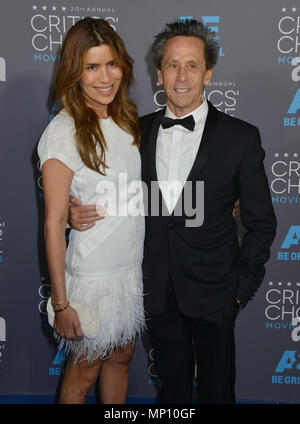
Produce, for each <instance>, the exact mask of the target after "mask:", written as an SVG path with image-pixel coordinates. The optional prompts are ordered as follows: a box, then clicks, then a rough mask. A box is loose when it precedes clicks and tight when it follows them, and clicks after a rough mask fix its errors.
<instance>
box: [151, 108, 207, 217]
mask: <svg viewBox="0 0 300 424" xmlns="http://www.w3.org/2000/svg"><path fill="white" fill-rule="evenodd" d="M207 113H208V104H207V101H206V100H204V101H203V103H202V104H201V105H200V106H199V107H198V108H197V109H195V110H194V111H193V112H192V113H188V114H187V115H185V116H189V115H193V117H194V120H195V128H194V131H189V130H188V129H186V128H184V127H182V126H181V125H174V126H173V127H171V128H165V129H164V128H163V127H162V126H160V128H159V131H158V138H157V146H156V172H157V178H158V182H159V187H160V190H161V193H162V195H163V198H164V201H165V204H166V206H167V208H168V210H169V212H170V213H172V211H173V209H174V208H175V206H176V203H177V201H178V199H179V196H180V194H181V191H182V189H183V186H184V184H185V182H186V180H187V178H188V175H189V173H190V171H191V169H192V166H193V163H194V161H195V159H196V155H197V152H198V149H199V146H200V142H201V138H202V134H203V130H204V125H205V121H206V117H207ZM165 116H166V117H168V118H172V119H176V118H177V117H176V116H175V115H174V114H173V113H172V112H171V111H170V109H169V108H168V107H167V108H166V113H165ZM185 116H182V117H181V118H185Z"/></svg>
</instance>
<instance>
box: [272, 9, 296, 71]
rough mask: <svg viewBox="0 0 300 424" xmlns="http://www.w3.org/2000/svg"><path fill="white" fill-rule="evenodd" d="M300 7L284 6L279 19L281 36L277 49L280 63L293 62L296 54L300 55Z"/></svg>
mask: <svg viewBox="0 0 300 424" xmlns="http://www.w3.org/2000/svg"><path fill="white" fill-rule="evenodd" d="M299 11H300V8H298V9H297V7H295V6H292V7H282V8H281V14H280V17H279V21H278V25H277V27H278V31H279V36H278V39H277V50H278V53H279V56H278V63H279V64H286V63H289V64H291V63H292V62H293V60H294V58H295V56H298V55H299V56H300V38H299V34H300V16H299Z"/></svg>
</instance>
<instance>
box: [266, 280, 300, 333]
mask: <svg viewBox="0 0 300 424" xmlns="http://www.w3.org/2000/svg"><path fill="white" fill-rule="evenodd" d="M265 301H266V307H265V318H266V323H265V327H266V328H267V329H269V330H288V331H290V330H292V331H294V330H295V328H299V323H298V320H299V319H300V281H297V282H292V281H287V282H284V281H277V282H275V281H269V283H268V285H267V288H266V294H265ZM297 331H298V330H297ZM296 336H297V335H296V334H294V333H293V334H292V339H293V340H294V337H296Z"/></svg>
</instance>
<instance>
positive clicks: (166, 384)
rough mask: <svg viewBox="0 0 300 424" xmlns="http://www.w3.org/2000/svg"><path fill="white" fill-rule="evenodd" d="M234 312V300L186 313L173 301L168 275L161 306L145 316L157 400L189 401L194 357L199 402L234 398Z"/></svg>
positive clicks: (215, 401)
mask: <svg viewBox="0 0 300 424" xmlns="http://www.w3.org/2000/svg"><path fill="white" fill-rule="evenodd" d="M237 312H238V305H237V304H234V303H233V304H230V305H227V306H226V307H224V308H223V309H222V310H220V311H217V312H214V313H211V314H208V315H205V316H201V317H198V318H189V317H186V316H184V315H183V314H182V313H181V312H180V310H179V308H178V306H177V301H176V298H175V293H174V289H173V284H172V281H171V278H170V279H169V283H168V292H167V304H166V309H165V312H164V313H163V314H161V315H151V316H150V317H149V320H148V321H147V322H148V335H149V338H150V342H151V345H152V347H153V349H154V360H155V365H156V368H157V371H158V374H159V378H160V381H161V390H160V395H159V398H158V402H159V403H175V404H179V403H192V402H193V381H194V375H195V363H196V371H197V372H196V378H197V397H198V402H199V403H202V404H203V403H204V404H205V403H231V404H232V403H234V402H235V393H234V385H235V342H234V324H235V319H236V316H237Z"/></svg>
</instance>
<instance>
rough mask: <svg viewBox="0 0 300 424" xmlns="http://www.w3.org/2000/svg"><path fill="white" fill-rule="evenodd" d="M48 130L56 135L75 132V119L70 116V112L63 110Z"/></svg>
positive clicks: (52, 121)
mask: <svg viewBox="0 0 300 424" xmlns="http://www.w3.org/2000/svg"><path fill="white" fill-rule="evenodd" d="M46 130H48V131H51V132H52V133H55V134H56V135H59V134H65V133H67V132H70V131H75V123H74V120H73V118H72V117H71V116H70V115H69V114H68V112H67V111H66V110H65V109H62V110H61V111H60V112H58V114H57V115H55V117H54V118H53V119H52V120H51V121H50V122H49V124H48V126H47V128H46Z"/></svg>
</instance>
